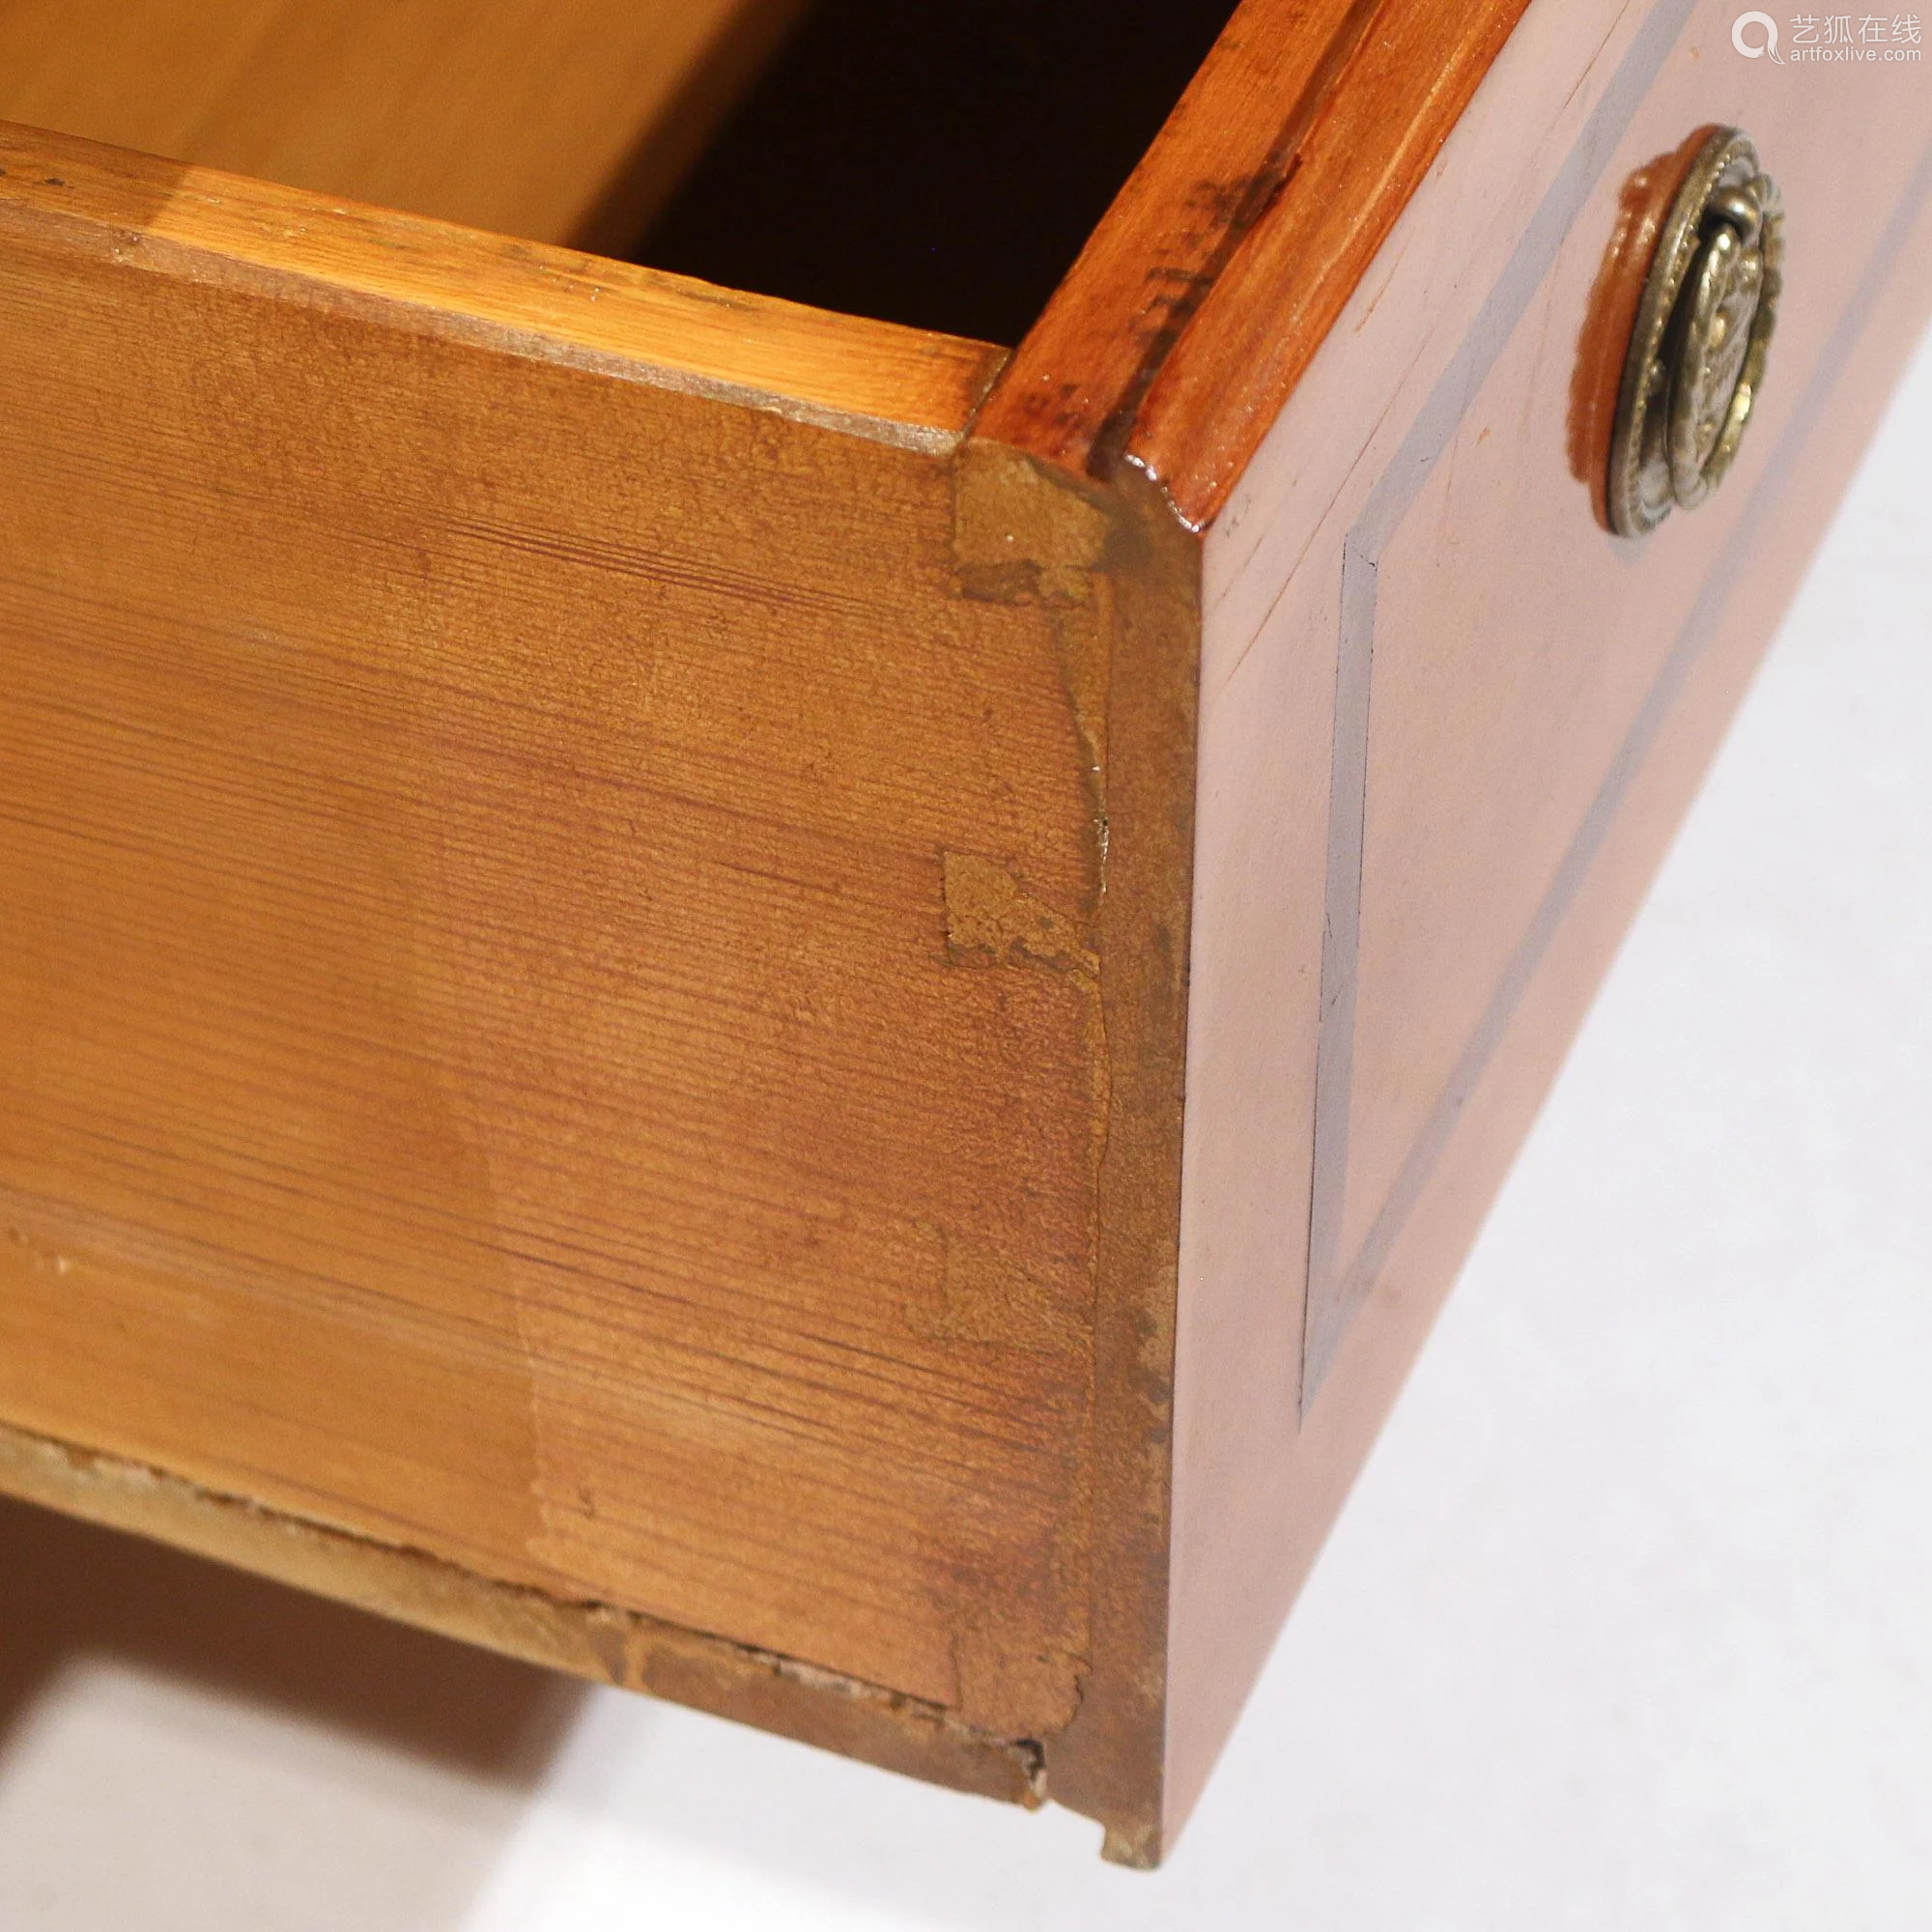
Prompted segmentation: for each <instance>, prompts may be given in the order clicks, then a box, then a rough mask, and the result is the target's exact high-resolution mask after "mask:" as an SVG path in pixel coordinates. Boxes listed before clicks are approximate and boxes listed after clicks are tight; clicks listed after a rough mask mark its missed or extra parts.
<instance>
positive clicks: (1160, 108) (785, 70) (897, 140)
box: [0, 0, 1232, 343]
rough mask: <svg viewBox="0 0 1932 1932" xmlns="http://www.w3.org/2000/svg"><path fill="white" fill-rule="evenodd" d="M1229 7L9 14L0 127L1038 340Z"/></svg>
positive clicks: (1022, 0)
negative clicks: (1066, 276) (1044, 316)
mask: <svg viewBox="0 0 1932 1932" xmlns="http://www.w3.org/2000/svg"><path fill="white" fill-rule="evenodd" d="M1231 11H1232V8H1231V5H1230V0H1057V4H1050V5H1039V4H1037V0H961V4H954V5H952V6H950V7H946V8H922V7H916V6H913V7H909V6H907V5H905V4H904V0H820V4H818V5H816V6H810V7H809V6H808V5H807V0H0V119H5V120H10V121H15V122H21V123H25V124H27V125H30V126H36V127H43V128H53V129H56V130H58V131H60V132H62V133H68V134H78V135H82V136H84V137H86V138H88V139H92V140H98V141H104V142H108V143H111V144H113V145H115V146H119V147H124V148H131V149H136V150H139V151H141V152H144V153H148V154H155V155H160V156H167V157H169V158H173V159H179V160H185V161H190V162H194V163H198V164H201V165H206V166H212V167H218V168H225V169H229V170H232V171H234V172H236V173H240V174H246V175H252V176H256V177H258V178H261V179H264V180H268V181H274V182H281V183H286V184H288V185H293V186H297V187H303V188H310V189H314V190H318V191H321V192H324V193H328V194H339V195H342V196H344V197H346V198H351V199H355V200H359V201H367V202H373V203H376V204H379V205H382V206H387V207H394V208H401V209H406V210H409V211H411V212H412V213H424V214H432V215H438V216H441V217H444V218H446V219H451V220H456V221H462V222H466V223H469V225H471V226H474V227H478V228H486V229H491V230H495V231H497V232H500V233H505V234H511V235H517V236H522V237H527V238H529V239H532V240H538V241H560V242H567V243H570V244H572V245H575V246H579V247H585V248H589V249H592V250H594V251H596V252H599V253H604V254H611V255H615V256H619V257H622V258H626V259H630V260H634V261H639V262H642V263H645V264H648V265H650V266H653V267H659V268H665V269H669V270H676V271H678V272H680V273H685V274H692V275H696V276H700V277H702V278H703V279H705V280H708V281H714V282H719V283H722V284H725V285H727V286H731V287H738V288H746V289H752V290H754V291H757V292H759V293H761V294H768V295H778V296H783V297H787V298H792V299H795V300H800V301H806V302H810V303H812V304H814V305H816V306H819V307H822V308H829V309H834V310H838V311H841V312H845V313H850V314H859V315H869V316H874V317H878V318H881V319H884V320H889V321H895V322H903V323H908V324H912V325H914V326H917V327H927V328H935V329H943V330H946V331H948V332H950V333H953V334H959V335H973V336H979V337H980V338H982V339H986V340H991V341H999V342H1009V343H1010V342H1016V341H1017V340H1018V339H1019V337H1020V336H1021V335H1022V334H1024V333H1025V331H1026V329H1027V327H1029V326H1030V324H1031V323H1032V321H1033V319H1034V318H1035V316H1036V315H1037V313H1038V312H1039V310H1040V308H1041V307H1042V306H1043V304H1044V302H1045V300H1046V298H1047V297H1048V296H1049V295H1050V294H1051V292H1052V290H1053V288H1054V286H1055V284H1056V283H1057V282H1058V281H1059V279H1060V277H1061V275H1062V274H1063V273H1064V272H1065V270H1066V269H1067V268H1068V267H1069V266H1070V265H1071V263H1072V261H1073V258H1074V256H1075V255H1076V254H1077V253H1078V252H1079V249H1080V246H1081V244H1082V243H1083V242H1084V241H1085V240H1086V238H1087V236H1088V234H1089V233H1090V231H1091V230H1092V229H1093V227H1094V223H1095V222H1096V221H1097V220H1098V218H1099V216H1100V214H1101V213H1102V212H1103V211H1104V210H1105V208H1106V206H1107V204H1108V202H1109V201H1110V200H1111V199H1112V197H1113V195H1114V194H1115V192H1116V191H1117V190H1118V189H1119V187H1120V186H1121V185H1122V182H1124V181H1125V179H1126V177H1127V175H1128V174H1129V172H1130V171H1131V170H1132V168H1133V166H1134V164H1135V162H1136V161H1137V160H1138V159H1139V157H1140V156H1141V154H1142V153H1143V152H1144V151H1145V149H1146V147H1147V145H1148V143H1149V142H1150V141H1151V139H1152V137H1153V135H1154V133H1155V131H1156V130H1157V129H1158V128H1159V126H1160V124H1161V122H1162V120H1163V119H1164V118H1165V117H1166V115H1167V113H1168V111H1169V109H1170V108H1171V107H1172V106H1173V105H1174V103H1175V101H1176V100H1177V99H1179V96H1180V94H1181V92H1182V90H1183V89H1184V88H1185V86H1186V84H1187V81H1188V79H1189V78H1190V77H1191V75H1192V74H1193V72H1194V71H1195V70H1196V68H1198V67H1199V65H1200V64H1201V62H1202V61H1203V59H1205V57H1206V55H1207V53H1208V48H1209V46H1210V45H1211V44H1212V43H1213V40H1214V37H1215V35H1216V34H1217V33H1218V32H1219V30H1220V28H1221V27H1222V25H1223V24H1224V23H1225V21H1226V19H1227V16H1228V14H1230V12H1231Z"/></svg>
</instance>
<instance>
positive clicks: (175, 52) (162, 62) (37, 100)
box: [0, 0, 798, 246]
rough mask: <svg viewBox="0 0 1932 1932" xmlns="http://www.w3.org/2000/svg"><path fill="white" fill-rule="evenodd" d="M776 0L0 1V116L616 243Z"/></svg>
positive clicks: (684, 147) (770, 32)
mask: <svg viewBox="0 0 1932 1932" xmlns="http://www.w3.org/2000/svg"><path fill="white" fill-rule="evenodd" d="M797 11H798V8H797V6H796V4H794V0H0V119H4V120H9V121H16V122H22V123H25V124H27V125H29V126H33V127H43V128H57V129H59V130H60V131H61V132H63V133H68V134H78V135H83V136H85V137H86V138H88V139H90V140H96V141H101V142H106V143H111V144H113V145H115V146H117V147H123V148H129V149H134V150H137V151H140V152H143V153H147V154H152V155H157V156H165V157H167V158H169V159H174V160H183V161H192V162H197V163H200V164H203V165H205V166H209V167H215V168H224V169H229V170H232V171H234V172H236V173H239V174H245V175H251V176H258V177H260V178H262V179H263V180H265V181H270V182H276V183H281V184H285V185H290V186H295V187H307V188H313V189H315V190H317V191H318V192H319V193H323V194H327V195H339V196H345V197H347V198H348V199H350V200H354V201H368V202H375V203H378V204H380V205H383V206H384V207H390V208H399V209H409V210H412V212H414V213H420V214H433V215H440V216H442V217H444V218H445V219H448V220H451V221H462V222H467V223H469V225H471V226H472V227H476V228H487V229H494V230H497V231H499V232H501V233H503V234H509V235H519V236H526V237H529V238H530V239H532V240H536V241H569V242H578V243H584V244H588V245H606V244H608V245H611V246H619V245H622V244H623V243H624V242H625V241H629V240H630V239H631V238H632V237H633V236H634V235H635V234H636V233H637V232H638V231H639V229H640V228H641V226H642V224H643V222H644V220H645V219H646V218H647V216H648V215H649V213H651V211H652V210H653V209H654V208H655V206H656V205H657V203H658V202H659V201H660V200H661V199H662V198H663V197H664V196H665V195H666V194H667V193H668V191H669V189H670V188H671V187H672V186H673V185H675V183H676V180H677V177H678V175H679V174H680V173H681V172H682V170H683V168H684V166H685V164H686V163H687V162H688V161H689V160H690V159H691V157H692V156H694V155H695V154H696V150H697V148H698V146H699V144H700V143H701V141H702V139H703V136H704V134H705V132H706V131H707V130H708V128H709V127H710V125H711V123H712V122H713V121H714V120H715V118H716V116H717V115H718V114H719V113H720V112H721V111H722V110H723V108H724V107H725V105H726V104H727V103H728V101H729V99H731V97H732V95H733V94H734V93H735V92H736V90H737V88H738V86H739V85H740V84H741V83H742V82H743V81H744V80H745V79H746V78H748V77H749V76H750V74H751V73H752V72H753V71H755V70H756V68H757V67H758V66H759V65H760V64H761V63H762V61H763V59H764V58H765V56H766V55H767V54H768V53H769V51H770V49H771V47H772V46H773V45H774V44H775V43H777V41H778V40H779V39H780V38H781V34H782V32H783V30H784V28H785V26H786V25H788V24H789V22H790V20H791V18H792V17H793V15H794V14H796V13H797Z"/></svg>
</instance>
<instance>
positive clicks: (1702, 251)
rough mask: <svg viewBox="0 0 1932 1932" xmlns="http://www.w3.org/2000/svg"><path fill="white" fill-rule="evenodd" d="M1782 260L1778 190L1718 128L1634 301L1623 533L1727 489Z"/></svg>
mask: <svg viewBox="0 0 1932 1932" xmlns="http://www.w3.org/2000/svg"><path fill="white" fill-rule="evenodd" d="M1783 260H1784V211H1783V208H1782V206H1781V204H1780V203H1779V201H1778V198H1777V189H1776V187H1775V186H1773V185H1772V182H1771V179H1770V177H1769V176H1768V175H1766V174H1765V173H1764V171H1763V170H1762V169H1761V168H1760V167H1759V166H1758V158H1757V150H1756V149H1755V148H1754V147H1753V146H1752V145H1751V143H1750V141H1749V140H1748V139H1747V137H1746V136H1745V135H1744V134H1741V133H1740V132H1739V131H1738V130H1737V129H1736V128H1719V129H1718V130H1717V131H1716V132H1715V133H1713V134H1712V136H1711V138H1710V139H1709V140H1708V141H1706V142H1705V143H1704V145H1703V147H1702V148H1700V149H1699V150H1698V153H1697V157H1696V159H1695V160H1694V161H1693V162H1692V163H1691V164H1690V173H1689V174H1688V175H1686V176H1685V178H1684V185H1683V186H1682V187H1681V188H1679V189H1678V191H1677V195H1676V198H1675V199H1674V200H1673V201H1672V202H1671V204H1670V212H1669V213H1668V214H1667V215H1666V216H1665V217H1664V221H1663V227H1662V232H1661V233H1660V235H1659V236H1658V241H1657V252H1656V254H1655V255H1653V256H1652V257H1651V264H1650V272H1649V274H1648V276H1647V277H1646V278H1645V281H1644V285H1643V295H1642V297H1641V298H1640V299H1639V301H1638V303H1637V311H1636V327H1634V329H1633V330H1632V332H1631V342H1630V350H1629V353H1628V355H1626V357H1625V360H1624V374H1623V386H1622V389H1621V390H1620V392H1619V394H1618V398H1617V419H1616V428H1615V430H1614V432H1613V433H1612V436H1611V440H1610V473H1609V488H1608V495H1607V500H1608V507H1609V514H1610V526H1611V527H1612V528H1613V529H1615V530H1616V532H1617V533H1618V534H1619V535H1620V536H1629V537H1634V536H1642V535H1643V534H1644V533H1645V531H1647V530H1654V529H1655V528H1656V527H1657V526H1658V525H1659V524H1661V523H1662V521H1663V520H1664V518H1665V517H1667V516H1668V515H1669V514H1670V512H1671V511H1672V510H1673V509H1685V510H1694V509H1695V508H1696V507H1697V505H1698V504H1699V503H1701V502H1703V501H1704V499H1705V498H1706V497H1708V496H1710V494H1711V492H1712V491H1713V490H1715V489H1716V488H1717V487H1718V485H1719V483H1720V482H1722V480H1723V477H1724V472H1725V471H1726V470H1727V469H1729V468H1730V467H1731V459H1732V458H1733V457H1734V456H1735V455H1736V454H1737V449H1738V443H1739V441H1740V440H1741V439H1742V438H1743V436H1744V433H1745V425H1746V424H1747V422H1748V421H1749V420H1750V413H1751V408H1752V405H1753V404H1754V403H1755V401H1756V400H1757V392H1758V386H1759V384H1761V383H1762V382H1763V380H1764V362H1765V354H1766V351H1767V350H1768V349H1769V347H1770V344H1771V331H1772V327H1773V326H1774V324H1775V322H1776V313H1777V296H1778V290H1779V288H1780V286H1781V284H1782V266H1783Z"/></svg>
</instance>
